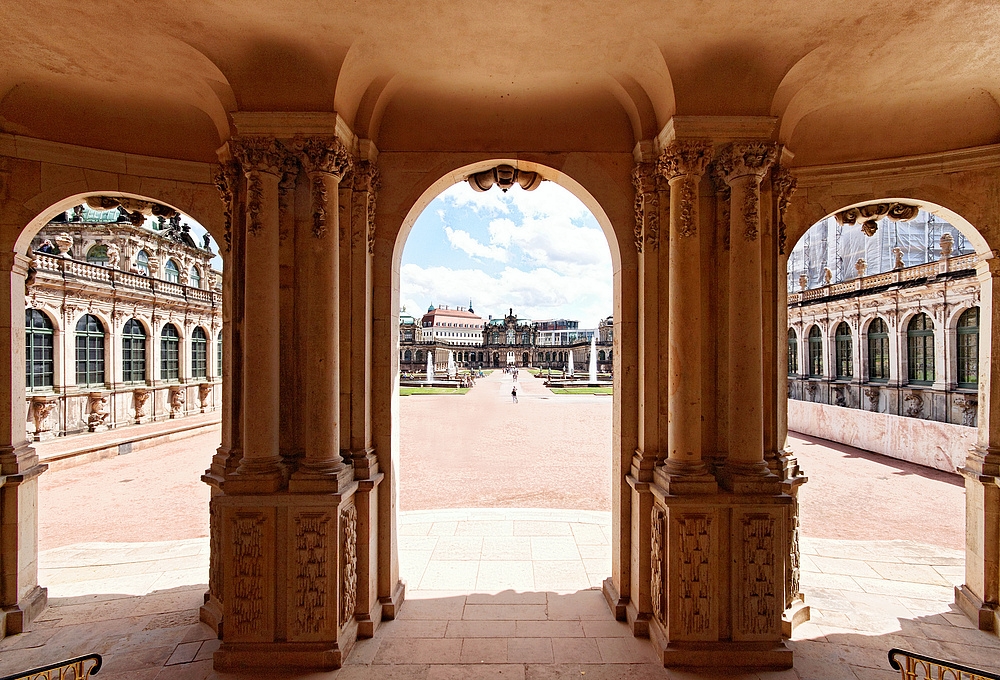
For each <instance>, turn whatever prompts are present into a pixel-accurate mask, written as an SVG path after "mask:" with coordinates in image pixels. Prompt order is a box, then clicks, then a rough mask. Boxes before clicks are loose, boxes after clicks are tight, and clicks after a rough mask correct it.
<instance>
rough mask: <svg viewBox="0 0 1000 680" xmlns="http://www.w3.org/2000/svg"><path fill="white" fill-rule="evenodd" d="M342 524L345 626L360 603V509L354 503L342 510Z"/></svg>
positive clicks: (342, 615) (342, 604)
mask: <svg viewBox="0 0 1000 680" xmlns="http://www.w3.org/2000/svg"><path fill="white" fill-rule="evenodd" d="M340 526H341V532H342V536H343V544H342V547H341V549H342V550H343V554H342V556H341V565H342V567H341V600H340V626H341V627H344V626H345V625H347V623H348V622H349V621H350V620H351V619H352V618H353V617H354V611H355V609H357V605H358V509H357V508H356V507H355V506H354V505H348V506H345V507H344V508H343V509H342V510H341V511H340Z"/></svg>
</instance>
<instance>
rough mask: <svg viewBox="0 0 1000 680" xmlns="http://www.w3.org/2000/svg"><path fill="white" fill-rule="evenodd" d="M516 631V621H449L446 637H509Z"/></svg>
mask: <svg viewBox="0 0 1000 680" xmlns="http://www.w3.org/2000/svg"><path fill="white" fill-rule="evenodd" d="M514 631H515V622H514V621H449V622H448V629H447V630H446V631H445V637H455V638H508V637H514Z"/></svg>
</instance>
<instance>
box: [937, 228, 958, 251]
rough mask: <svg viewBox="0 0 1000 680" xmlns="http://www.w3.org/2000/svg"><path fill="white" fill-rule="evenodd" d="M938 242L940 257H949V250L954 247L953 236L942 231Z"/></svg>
mask: <svg viewBox="0 0 1000 680" xmlns="http://www.w3.org/2000/svg"><path fill="white" fill-rule="evenodd" d="M938 243H939V244H940V246H941V257H951V251H952V250H953V249H954V247H955V237H953V236H952V235H951V234H949V233H948V232H944V233H943V234H941V239H940V240H939V241H938Z"/></svg>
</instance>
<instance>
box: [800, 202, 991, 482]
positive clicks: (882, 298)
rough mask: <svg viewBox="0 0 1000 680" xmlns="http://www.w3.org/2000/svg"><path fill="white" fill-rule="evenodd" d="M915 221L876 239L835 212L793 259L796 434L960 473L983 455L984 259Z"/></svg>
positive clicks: (944, 232) (946, 230) (885, 225)
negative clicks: (971, 456) (970, 453)
mask: <svg viewBox="0 0 1000 680" xmlns="http://www.w3.org/2000/svg"><path fill="white" fill-rule="evenodd" d="M896 205H898V204H896ZM911 212H912V214H908V213H901V215H900V216H901V217H903V218H909V219H905V220H904V221H898V220H889V219H887V218H885V217H882V218H878V219H876V220H875V221H873V222H872V224H873V225H874V226H875V229H871V228H870V227H869V228H868V231H870V232H871V233H866V232H865V231H863V230H862V225H861V224H860V223H858V222H856V221H854V222H852V221H851V219H850V218H851V216H850V215H849V214H845V213H838V214H837V215H836V216H835V217H834V218H829V219H827V220H824V221H823V222H821V223H820V224H817V225H815V226H814V227H813V228H812V229H810V230H809V231H807V232H806V234H805V236H804V237H803V238H802V240H801V241H800V242H799V243H798V244H797V245H796V247H795V249H793V250H792V253H791V255H790V258H789V265H788V278H789V286H788V288H789V291H788V322H789V328H788V396H789V399H791V400H793V401H792V402H791V403H789V407H788V408H789V417H788V418H789V427H790V428H791V429H794V430H796V431H799V432H802V433H805V434H810V435H815V436H820V437H823V438H825V439H830V440H833V441H839V442H843V443H846V444H851V445H854V446H859V447H860V448H864V449H868V450H872V451H877V452H878V453H882V454H884V455H888V456H892V457H895V458H901V459H905V460H909V461H911V462H916V463H920V464H923V465H928V466H931V467H937V468H940V469H942V470H946V471H948V472H953V471H955V470H956V469H958V468H960V467H962V465H963V464H964V462H965V456H966V452H967V449H969V448H970V447H971V446H973V445H974V444H975V439H974V438H975V429H973V428H975V427H976V423H977V417H978V404H979V396H978V395H979V334H980V287H979V281H978V279H977V278H976V264H977V261H978V260H979V256H978V255H977V254H976V252H975V250H974V248H973V247H972V246H971V245H970V244H969V243H968V241H967V239H965V237H964V236H963V235H962V234H961V232H959V231H958V230H957V229H955V227H954V226H952V225H950V224H948V223H946V222H942V221H941V220H935V217H934V215H933V214H930V213H927V212H925V211H919V212H918V211H916V210H915V209H914V210H913V211H911ZM818 405H828V406H818ZM830 407H834V408H830ZM835 407H840V408H835ZM904 441H912V442H919V445H917V446H901V445H900V443H901V442H904Z"/></svg>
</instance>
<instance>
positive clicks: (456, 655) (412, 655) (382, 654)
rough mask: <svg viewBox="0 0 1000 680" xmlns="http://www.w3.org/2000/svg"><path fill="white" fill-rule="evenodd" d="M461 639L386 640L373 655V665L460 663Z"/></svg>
mask: <svg viewBox="0 0 1000 680" xmlns="http://www.w3.org/2000/svg"><path fill="white" fill-rule="evenodd" d="M462 642H463V640H462V639H461V638H401V639H394V638H387V639H385V640H383V641H382V644H381V645H380V646H379V650H378V652H377V653H376V654H375V660H374V662H373V663H374V665H383V664H439V663H452V664H457V663H460V662H461V657H462Z"/></svg>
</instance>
